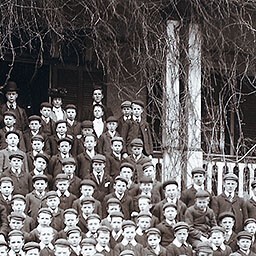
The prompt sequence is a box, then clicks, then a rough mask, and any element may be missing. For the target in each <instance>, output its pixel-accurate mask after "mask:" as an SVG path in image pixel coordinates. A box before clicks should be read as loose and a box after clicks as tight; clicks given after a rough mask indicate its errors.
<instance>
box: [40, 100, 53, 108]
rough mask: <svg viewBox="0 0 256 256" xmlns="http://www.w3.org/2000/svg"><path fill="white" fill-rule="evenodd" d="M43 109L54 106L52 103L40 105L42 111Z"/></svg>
mask: <svg viewBox="0 0 256 256" xmlns="http://www.w3.org/2000/svg"><path fill="white" fill-rule="evenodd" d="M42 108H52V104H51V103H50V102H42V103H41V105H40V109H42Z"/></svg>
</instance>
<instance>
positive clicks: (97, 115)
mask: <svg viewBox="0 0 256 256" xmlns="http://www.w3.org/2000/svg"><path fill="white" fill-rule="evenodd" d="M103 116H104V107H103V106H102V105H100V104H95V105H93V121H92V125H93V130H94V132H95V134H96V136H97V138H99V137H100V136H101V134H102V133H103V132H105V131H106V123H105V122H104V121H103Z"/></svg>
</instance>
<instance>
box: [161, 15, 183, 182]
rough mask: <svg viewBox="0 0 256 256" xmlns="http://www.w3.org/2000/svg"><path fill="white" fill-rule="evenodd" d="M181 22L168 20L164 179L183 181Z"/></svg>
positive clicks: (164, 99)
mask: <svg viewBox="0 0 256 256" xmlns="http://www.w3.org/2000/svg"><path fill="white" fill-rule="evenodd" d="M178 33H179V22H178V21H175V20H169V21H167V35H168V42H167V43H168V51H167V56H166V57H167V58H166V59H167V60H166V84H165V85H164V89H163V102H164V107H163V110H164V111H163V112H164V113H163V137H162V140H163V180H167V179H170V178H175V179H176V180H177V181H178V183H179V184H180V182H181V171H180V170H181V168H180V163H181V154H180V151H179V123H180V122H179V111H180V103H179V89H180V85H179V35H178Z"/></svg>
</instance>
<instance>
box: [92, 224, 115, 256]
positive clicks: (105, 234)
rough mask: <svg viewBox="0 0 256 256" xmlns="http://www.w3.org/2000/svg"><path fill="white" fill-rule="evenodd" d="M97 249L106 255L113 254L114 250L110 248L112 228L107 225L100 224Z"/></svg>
mask: <svg viewBox="0 0 256 256" xmlns="http://www.w3.org/2000/svg"><path fill="white" fill-rule="evenodd" d="M96 241H97V244H96V247H95V248H96V251H97V252H99V253H102V254H103V255H104V256H112V255H113V253H114V251H113V249H112V248H110V245H109V241H110V228H109V227H107V226H103V225H102V226H100V227H99V228H98V229H97V238H96Z"/></svg>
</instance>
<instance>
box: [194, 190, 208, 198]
mask: <svg viewBox="0 0 256 256" xmlns="http://www.w3.org/2000/svg"><path fill="white" fill-rule="evenodd" d="M195 196H196V198H207V197H210V194H209V192H208V191H205V190H199V191H197V192H196V195H195Z"/></svg>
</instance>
